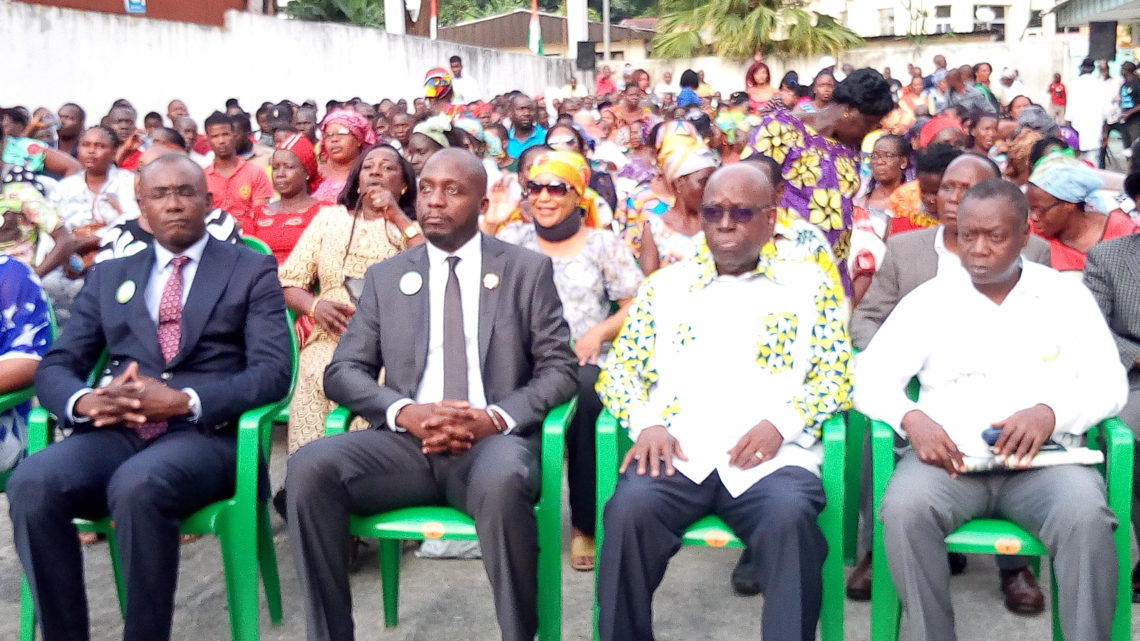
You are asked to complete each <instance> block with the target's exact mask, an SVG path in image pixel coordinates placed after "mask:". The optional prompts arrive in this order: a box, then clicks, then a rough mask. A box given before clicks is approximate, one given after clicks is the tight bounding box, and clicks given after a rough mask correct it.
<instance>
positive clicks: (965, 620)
mask: <svg viewBox="0 0 1140 641" xmlns="http://www.w3.org/2000/svg"><path fill="white" fill-rule="evenodd" d="M277 436H278V437H280V436H281V434H278V435H277ZM283 453H284V444H283V443H282V442H281V439H280V438H277V439H275V444H274V462H273V477H274V478H275V479H280V478H281V476H282V474H283V467H282V458H283V456H282V455H283ZM277 482H278V483H279V482H280V481H279V480H278V481H277ZM563 503H564V504H565V501H564V502H563ZM0 509H2V510H3V515H2V516H0V640H8V639H15V638H16V622H17V620H18V614H19V581H18V578H19V573H18V563H17V561H16V555H15V551H14V549H13V547H12V536H11V523H10V521H9V520H8V518H7V509H8V504H7V499H6V498H4V497H3V495H0ZM568 518H569V517H568V516H566V517H564V519H563V521H564V522H568ZM274 529H275V531H276V541H277V555H278V565H279V567H280V570H281V578H282V583H283V586H282V587H283V591H284V594H283V599H284V603H285V620H284V623H283V624H282V625H281V626H273V625H270V623H269V620H268V617H267V615H265V613H264V609H263V614H262V632H261V637H262V639H265V640H266V641H301V640H303V639H304V638H305V634H304V615H303V611H302V603H301V599H300V596H299V593H298V586H297V580H296V574H295V572H294V570H293V565H292V559H291V557H290V553H289V541H288V538H287V537H286V536H285V534H284V525H283V524H282V523H281V522H280V520H278V519H277V517H276V515H274ZM567 537H568V534H567ZM567 548H568V544H565V545H564V546H563V549H564V550H565V549H567ZM564 554H565V553H564ZM1133 556H1134V558H1135V553H1134V555H1133ZM86 559H87V573H88V582H87V583H88V600H89V602H90V608H91V628H92V636H91V638H92V641H111V640H112V639H119V638H120V635H121V633H122V622H121V619H120V616H119V612H118V604H117V601H116V600H115V592H114V587H113V584H112V582H111V572H110V563H109V560H108V556H107V550H106V546H105V545H102V544H101V545H95V546H92V547H89V548H87V550H86ZM371 561H372V562H371V563H370V564H369V565H367V566H366V567H365V568H364V569H363V570H361V571H360V572H359V573H358V574H356V575H354V576H353V579H352V585H353V592H354V594H355V595H356V603H355V619H356V622H357V639H359V640H360V641H452V640H456V641H458V640H464V641H468V640H470V641H493V640H494V639H497V638H498V636H497V633H498V630H497V627H496V624H495V619H494V615H493V612H492V608H491V596H490V590H489V589H488V587H487V582H486V578H485V576H484V574H483V568H482V565H481V564H480V562H478V561H429V560H424V559H417V558H415V556H414V555H413V554H412V553H411V552H410V551H409V552H406V553H405V555H404V559H403V568H402V577H401V579H402V580H401V584H400V592H401V600H400V615H401V625H400V626H399V627H398V628H395V629H392V630H385V629H384V627H383V619H382V614H381V606H380V577H379V572H378V570H377V569H376V566H375V557H374V556H373V557H372V559H371ZM735 561H736V554H735V553H734V552H732V551H727V550H710V549H686V550H682V552H681V553H680V554H678V555H677V557H676V558H675V559H674V561H673V563H672V564H671V565H670V568H669V573H668V574H667V575H666V578H665V583H664V584H663V585H662V587H661V589H660V590H659V591H658V594H657V600H656V605H657V607H656V612H655V616H656V629H657V630H658V639H660V640H661V641H681V640H684V641H722V640H723V641H729V640H731V641H737V640H739V639H758V638H759V614H760V607H761V604H762V602H763V601H762V599H761V598H760V597H754V598H740V597H737V596H735V595H734V594H733V593H732V589H731V587H730V585H729V582H728V576H729V573H730V572H731V570H732V567H733V564H734V563H735ZM1043 584H1045V585H1047V584H1048V583H1047V581H1043ZM953 585H954V591H955V594H954V596H955V608H956V610H957V612H958V621H959V636H960V638H961V639H963V640H966V639H987V640H989V639H1001V640H1002V641H1022V640H1025V641H1028V640H1033V641H1038V640H1040V639H1046V638H1048V635H1049V618H1048V614H1045V615H1042V616H1039V617H1028V618H1027V617H1019V616H1015V615H1012V614H1009V613H1007V612H1006V611H1005V610H1004V609H1003V608H1002V606H1001V604H1000V601H999V599H1000V594H999V591H998V588H997V571H996V569H995V568H994V565H993V561H991V560H990V559H987V558H984V557H970V565H969V568H968V569H967V571H966V573H965V574H963V575H962V576H959V577H956V578H955V579H954V582H953ZM562 586H563V625H562V630H563V638H564V639H566V640H567V641H586V640H587V639H589V638H590V621H591V604H592V598H593V592H592V590H593V574H592V573H578V572H574V571H572V570H570V569H569V567H568V566H567V568H566V570H565V571H564V574H563V581H562ZM1050 598H1051V597H1050ZM869 611H870V608H869V607H868V605H867V604H863V603H852V602H848V603H847V605H846V617H847V625H846V629H847V639H849V640H850V641H865V640H866V639H868V638H869V636H870V632H869V631H870V623H869ZM1132 620H1133V628H1134V629H1135V630H1137V631H1138V632H1136V633H1134V634H1133V638H1134V639H1140V606H1136V607H1135V608H1134V609H1133V615H1132ZM228 638H229V628H228V618H227V615H226V610H225V591H224V587H223V584H222V579H221V562H220V559H219V554H218V545H217V543H216V542H215V541H214V540H213V539H211V538H205V539H202V540H199V541H196V542H194V543H190V544H187V545H184V546H183V548H182V566H181V575H180V581H179V586H178V595H177V605H176V610H175V616H174V639H175V640H177V641H215V640H217V641H222V640H224V639H228Z"/></svg>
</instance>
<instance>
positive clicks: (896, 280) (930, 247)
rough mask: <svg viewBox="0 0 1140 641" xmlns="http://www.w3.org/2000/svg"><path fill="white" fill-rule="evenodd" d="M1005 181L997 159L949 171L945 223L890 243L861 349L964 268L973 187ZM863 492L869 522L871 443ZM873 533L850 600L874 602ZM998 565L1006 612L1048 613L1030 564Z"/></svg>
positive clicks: (1045, 259)
mask: <svg viewBox="0 0 1140 641" xmlns="http://www.w3.org/2000/svg"><path fill="white" fill-rule="evenodd" d="M1000 177H1001V172H1000V171H999V170H998V167H997V165H995V164H994V162H993V161H992V160H990V159H989V158H986V157H984V156H980V155H978V154H973V153H967V154H962V155H961V156H959V157H958V158H955V159H954V160H953V161H952V162H951V163H950V164H949V165H948V166H947V167H946V172H945V173H944V174H943V176H942V183H941V185H940V186H939V188H938V208H937V209H938V219H939V221H940V223H941V224H940V225H938V226H937V227H931V228H929V229H920V230H917V231H910V232H906V233H902V234H898V235H895V236H891V237H890V238H888V239H887V250H886V253H885V254H884V256H883V266H882V267H881V268H880V269H879V270H878V271H877V272H875V277H874V278H873V279H872V280H871V286H870V287H869V288H868V289H867V294H866V295H865V296H863V300H861V301H860V302H859V306H858V307H856V308H855V312H854V314H853V315H852V317H851V341H852V343H853V344H854V346H855V348H856V349H859V350H865V349H867V345H868V344H870V342H871V339H872V338H874V336H875V332H877V331H878V330H879V327H881V326H882V324H883V322H884V321H885V320H886V319H887V317H888V316H890V314H891V312H892V311H893V310H894V308H895V307H896V306H897V305H898V304H899V301H901V300H902V299H903V297H904V296H906V295H907V294H909V293H910V292H911V291H913V290H914V289H915V288H917V287H918V286H919V285H921V284H923V283H925V282H926V281H928V280H930V279H932V278H934V277H935V276H936V275H937V274H938V273H940V272H941V271H943V269H962V265H961V261H960V260H959V248H958V204H959V202H960V201H961V199H962V197H963V196H964V195H965V193H966V190H968V189H969V188H971V187H973V186H974V185H976V184H978V183H980V182H982V181H983V180H986V179H987V178H1000ZM1021 256H1022V258H1023V259H1025V260H1029V261H1032V262H1035V263H1040V264H1042V265H1048V264H1049V245H1048V243H1046V242H1045V241H1043V240H1041V239H1040V238H1038V237H1037V236H1033V235H1030V237H1029V241H1028V244H1027V245H1026V247H1025V249H1024V250H1022V253H1021ZM963 273H964V272H963ZM862 492H863V493H862V501H861V503H860V511H861V512H862V514H863V515H864V517H866V515H867V514H870V512H871V448H870V445H869V441H868V442H866V443H865V444H864V448H863V490H862ZM871 530H872V523H871V521H870V519H868V518H864V519H863V523H862V526H861V528H860V532H859V545H860V549H861V550H862V551H864V555H863V558H862V559H861V560H860V562H859V565H857V566H856V568H855V570H854V571H853V572H852V573H851V576H850V577H848V580H847V596H848V597H849V598H851V599H854V600H859V601H866V600H869V599H870V598H871V557H870V554H869V553H866V552H865V551H866V550H867V549H868V548H869V547H870V540H871ZM964 560H965V559H964V557H961V556H960V555H959V556H958V558H956V559H955V560H954V563H956V564H957V567H958V568H961V567H964ZM997 564H998V568H999V569H1000V571H1001V572H1000V575H1001V585H1002V592H1003V594H1004V597H1005V599H1004V601H1005V606H1006V608H1007V609H1009V610H1010V611H1012V612H1017V613H1019V614H1038V613H1040V612H1042V611H1044V609H1045V595H1044V594H1042V592H1041V588H1040V587H1039V586H1038V585H1037V581H1036V579H1035V578H1034V576H1033V572H1032V571H1031V570H1030V569H1029V567H1028V559H1027V558H1026V557H1020V556H999V557H998V558H997ZM958 571H960V570H958Z"/></svg>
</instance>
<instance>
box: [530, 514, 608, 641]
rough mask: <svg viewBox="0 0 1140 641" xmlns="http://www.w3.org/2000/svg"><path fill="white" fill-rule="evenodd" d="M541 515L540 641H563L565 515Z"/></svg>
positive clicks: (539, 519)
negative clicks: (563, 543)
mask: <svg viewBox="0 0 1140 641" xmlns="http://www.w3.org/2000/svg"><path fill="white" fill-rule="evenodd" d="M537 516H538V641H562V528H561V526H562V523H561V514H559V513H557V512H555V513H552V514H547V513H544V512H542V511H540V512H539V514H538V515H537ZM596 541H597V539H595V543H596Z"/></svg>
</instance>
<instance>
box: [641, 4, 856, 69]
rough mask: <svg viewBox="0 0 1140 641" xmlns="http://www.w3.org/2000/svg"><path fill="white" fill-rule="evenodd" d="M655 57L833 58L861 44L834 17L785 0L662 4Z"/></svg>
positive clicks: (654, 45) (655, 41)
mask: <svg viewBox="0 0 1140 641" xmlns="http://www.w3.org/2000/svg"><path fill="white" fill-rule="evenodd" d="M661 13H662V18H661V22H660V23H659V24H658V35H657V36H656V37H655V38H653V52H654V55H657V56H661V57H664V58H689V57H692V56H698V55H702V54H706V53H712V54H713V55H716V56H721V57H724V58H748V57H751V56H752V55H753V54H754V53H756V52H757V51H762V52H764V53H785V54H792V55H797V54H799V55H815V54H821V53H828V54H833V55H834V54H836V53H838V52H839V51H842V50H843V49H848V48H852V47H858V46H859V45H861V44H863V39H862V38H860V37H859V36H858V35H857V34H856V33H855V32H854V31H851V30H850V29H848V28H847V27H844V26H843V25H841V24H839V23H838V22H836V21H835V19H834V18H832V17H831V16H827V15H822V14H818V13H815V12H814V11H809V10H807V9H803V8H801V7H800V6H798V4H796V3H794V1H793V2H786V1H784V0H661Z"/></svg>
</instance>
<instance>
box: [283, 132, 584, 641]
mask: <svg viewBox="0 0 1140 641" xmlns="http://www.w3.org/2000/svg"><path fill="white" fill-rule="evenodd" d="M486 183H487V173H486V171H485V170H484V169H483V165H482V163H481V162H480V161H479V159H478V158H476V157H475V156H474V155H473V154H471V153H470V152H468V151H464V150H462V149H458V148H451V149H444V150H442V151H439V152H437V153H436V154H435V155H433V156H432V157H431V158H430V159H429V160H428V161H427V163H426V164H425V165H424V169H423V172H422V173H421V175H420V180H419V184H418V185H417V189H418V197H417V199H416V210H417V218H418V220H419V222H420V225H421V226H422V228H423V234H424V236H425V238H426V239H427V241H428V242H427V243H424V244H423V245H419V246H417V247H413V248H411V249H409V250H407V251H405V252H402V253H401V254H399V255H398V256H394V257H392V258H391V259H389V260H385V261H382V262H380V263H377V264H375V265H373V266H372V267H370V268H369V269H368V272H367V274H366V275H365V278H364V291H363V293H362V294H361V296H360V300H359V302H358V305H357V308H356V313H355V314H354V315H353V317H352V322H351V323H350V324H349V326H348V329H347V330H346V331H345V332H344V334H343V335H342V336H341V339H340V343H339V344H338V346H337V350H336V352H335V353H334V354H333V358H332V362H331V363H330V364H329V366H328V368H327V369H325V378H324V387H325V393H326V394H327V395H328V397H329V400H331V401H333V402H336V403H340V404H343V405H344V406H345V407H347V408H348V409H349V410H351V411H352V412H353V413H354V414H356V415H358V416H360V417H362V418H363V419H365V420H366V421H367V422H368V423H369V424H370V425H371V427H372V429H368V430H360V431H356V432H348V433H346V434H339V435H337V436H332V437H328V438H322V439H318V440H316V441H313V442H312V443H309V444H308V445H306V446H304V447H302V448H301V449H299V450H297V452H296V453H294V454H293V456H292V457H291V458H290V459H289V470H288V473H287V475H286V479H285V489H286V496H287V497H288V499H287V502H288V515H289V519H288V521H289V540H290V541H291V544H292V545H293V559H294V562H295V564H296V567H297V574H298V575H299V576H300V578H301V583H302V586H303V590H302V592H303V594H304V595H305V607H306V620H307V627H308V638H309V639H312V640H322V641H324V640H328V639H338V640H343V639H352V638H353V622H352V602H351V593H350V591H349V582H348V555H347V554H344V550H345V545H346V543H347V541H348V519H349V515H350V514H374V513H377V512H385V511H388V510H394V509H398V508H403V507H411V506H417V505H450V506H452V507H455V508H456V509H459V510H463V511H464V512H466V513H467V514H469V515H471V516H472V518H473V519H474V520H475V528H476V531H477V532H478V534H479V542H480V544H481V546H482V551H483V564H484V565H485V566H486V568H487V574H488V577H489V578H490V582H491V591H492V594H493V597H494V600H495V612H496V614H497V615H498V620H499V627H500V629H501V632H502V639H503V641H533V640H534V635H535V632H536V630H537V628H538V612H537V608H538V604H537V590H538V583H537V567H536V566H537V562H538V540H537V539H538V531H537V525H536V522H535V515H534V502H535V498H536V497H537V496H538V489H539V488H538V481H539V476H540V475H539V469H538V461H539V441H540V438H539V437H540V432H541V422H542V420H543V418H544V417H545V415H546V413H547V411H549V410H550V409H552V408H553V407H555V406H556V405H559V404H561V403H563V402H565V401H567V400H569V399H570V397H571V396H572V395H573V394H574V392H575V391H576V390H577V389H578V367H577V365H578V360H577V357H575V356H574V352H573V351H572V350H571V349H570V330H569V327H568V326H567V324H566V321H565V319H564V318H563V315H562V303H561V301H560V300H559V298H558V291H557V290H556V289H555V288H554V276H553V274H554V268H553V265H552V263H551V261H550V259H549V258H547V257H545V256H542V255H541V254H537V253H535V252H531V251H529V250H526V249H522V248H519V247H515V246H513V245H508V244H506V243H503V242H501V241H498V240H495V239H494V238H492V237H489V236H483V235H482V234H480V233H479V227H478V223H479V215H480V214H482V213H485V212H486V210H487V198H486V196H485V194H486V192H487V184H486ZM381 368H383V370H384V377H383V381H384V382H383V385H380V384H378V383H377V382H376V381H377V378H378V377H379V375H380V371H381Z"/></svg>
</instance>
